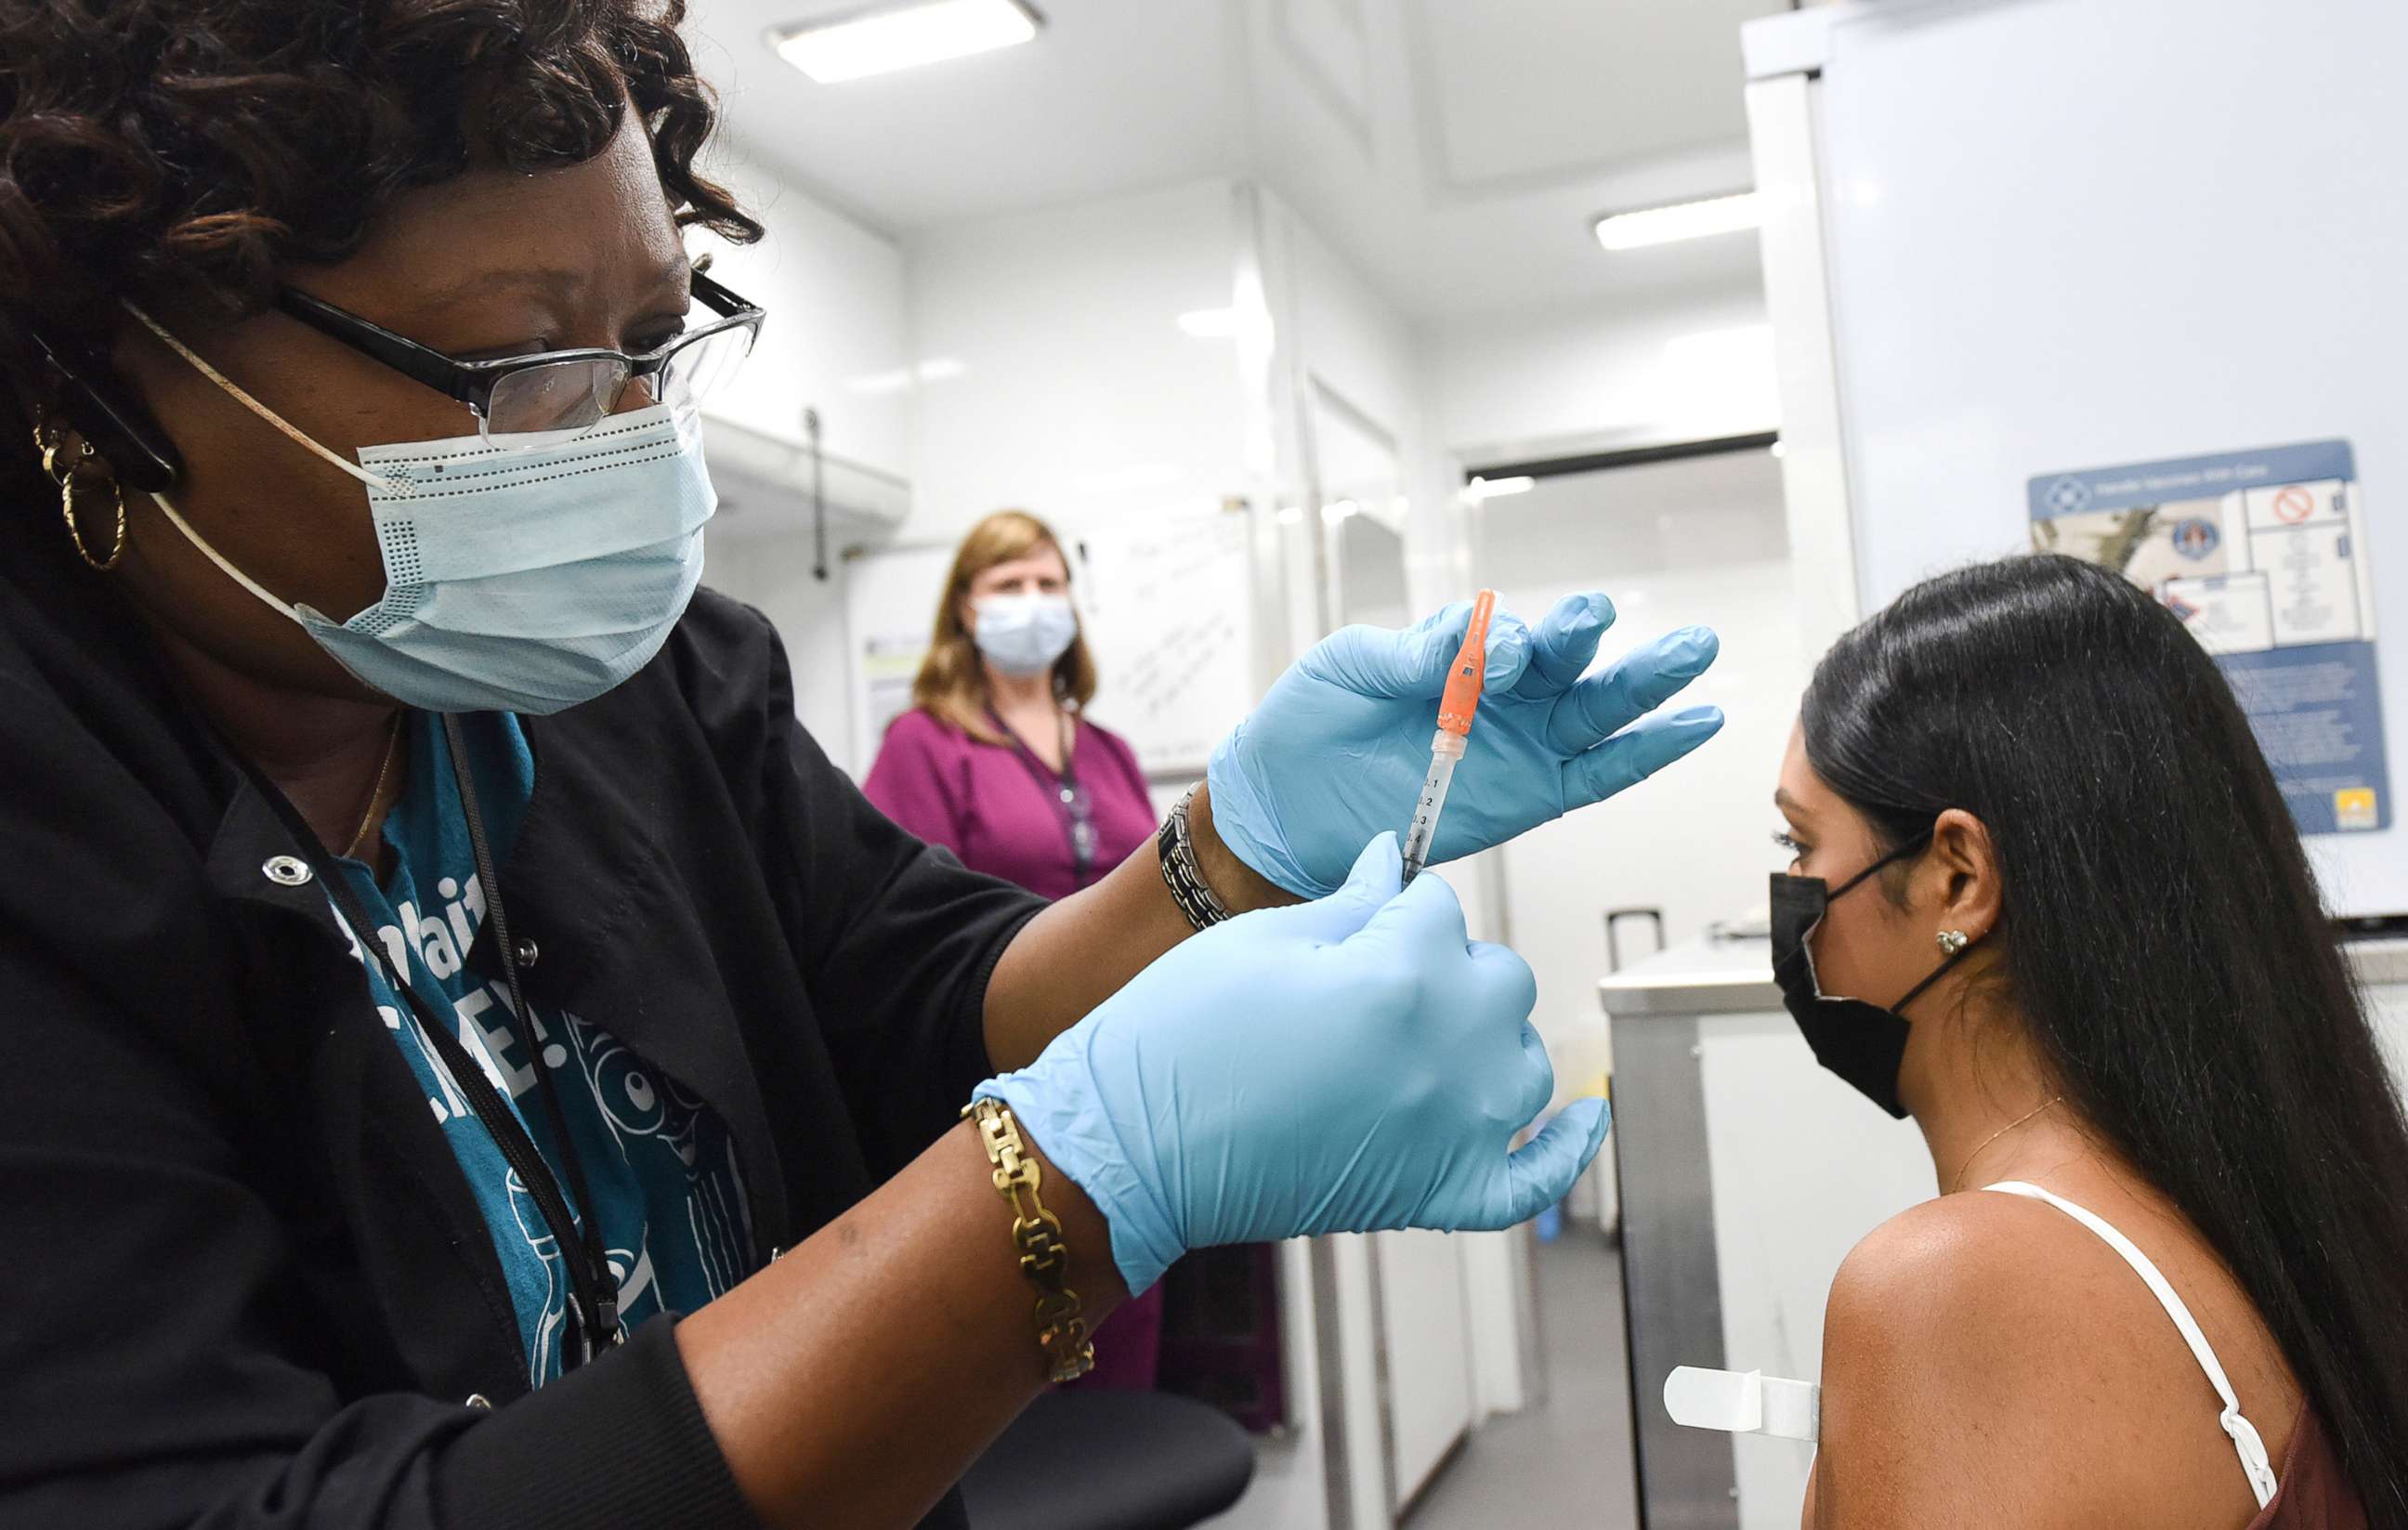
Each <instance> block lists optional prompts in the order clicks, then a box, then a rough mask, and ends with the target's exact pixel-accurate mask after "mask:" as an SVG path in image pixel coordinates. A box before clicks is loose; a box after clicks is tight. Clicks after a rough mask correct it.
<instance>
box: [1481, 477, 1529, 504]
mask: <svg viewBox="0 0 2408 1530" xmlns="http://www.w3.org/2000/svg"><path fill="white" fill-rule="evenodd" d="M1538 486H1539V480H1538V479H1534V478H1512V479H1472V480H1471V481H1470V483H1469V484H1467V485H1465V487H1464V491H1463V497H1464V498H1466V499H1468V500H1469V501H1471V502H1472V503H1473V504H1474V505H1481V504H1485V503H1486V502H1487V501H1489V500H1492V499H1503V498H1504V497H1505V496H1506V495H1508V494H1527V493H1529V492H1530V491H1531V490H1533V489H1535V488H1537V487H1538Z"/></svg>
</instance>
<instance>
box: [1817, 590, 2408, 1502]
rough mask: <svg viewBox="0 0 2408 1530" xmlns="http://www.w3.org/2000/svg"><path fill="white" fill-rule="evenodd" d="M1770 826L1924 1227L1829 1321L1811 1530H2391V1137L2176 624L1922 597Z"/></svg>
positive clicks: (2404, 1353) (1820, 1025) (1838, 658)
mask: <svg viewBox="0 0 2408 1530" xmlns="http://www.w3.org/2000/svg"><path fill="white" fill-rule="evenodd" d="M1775 802H1776V804H1777V806H1778V807H1779V808H1780V809H1781V813H1782V816H1783V817H1784V818H1785V819H1786V820H1787V821H1788V832H1787V833H1786V834H1785V835H1783V836H1780V838H1781V840H1782V842H1783V844H1784V845H1785V847H1786V848H1787V849H1788V851H1789V852H1790V854H1791V856H1792V857H1793V861H1792V865H1791V866H1790V875H1789V876H1787V877H1776V878H1775V879H1774V882H1773V885H1774V895H1773V942H1774V961H1775V967H1776V973H1777V975H1778V977H1779V978H1780V979H1781V982H1782V987H1783V990H1784V994H1785V999H1786V1000H1787V1003H1788V1006H1789V1008H1790V1010H1791V1012H1792V1013H1793V1014H1794V1015H1795V1016H1797V1018H1798V1020H1799V1025H1800V1028H1801V1029H1802V1030H1804V1031H1805V1033H1806V1036H1807V1039H1808V1040H1809V1042H1810V1043H1811V1044H1812V1045H1813V1049H1814V1051H1815V1054H1816V1056H1817V1057H1818V1058H1819V1059H1820V1060H1821V1061H1822V1062H1823V1064H1824V1065H1826V1066H1828V1067H1829V1068H1831V1069H1832V1070H1833V1071H1834V1072H1836V1073H1838V1074H1839V1075H1840V1076H1841V1077H1842V1078H1843V1079H1845V1080H1848V1081H1849V1082H1850V1083H1852V1084H1854V1085H1856V1088H1858V1089H1859V1090H1861V1091H1862V1092H1863V1093H1864V1094H1867V1095H1868V1096H1870V1097H1871V1099H1872V1100H1873V1101H1874V1102H1875V1103H1877V1104H1879V1105H1881V1106H1883V1107H1885V1108H1888V1109H1889V1110H1891V1111H1892V1112H1893V1113H1894V1114H1899V1115H1905V1114H1909V1113H1911V1114H1913V1115H1914V1118H1915V1122H1916V1123H1917V1124H1918V1125H1919V1126H1920V1127H1921V1128H1922V1130H1923V1135H1924V1137H1925V1140H1926V1142H1927V1144H1928V1147H1929V1149H1930V1151H1931V1160H1932V1165H1933V1167H1934V1169H1935V1170H1936V1171H1937V1173H1938V1177H1939V1183H1940V1186H1941V1190H1942V1195H1941V1198H1939V1199H1937V1200H1933V1201H1928V1202H1926V1203H1924V1204H1923V1205H1921V1206H1918V1207H1916V1208H1914V1209H1912V1210H1910V1211H1907V1212H1905V1213H1904V1214H1902V1215H1900V1216H1899V1217H1896V1218H1894V1219H1892V1220H1891V1221H1890V1222H1888V1223H1885V1224H1884V1225H1883V1226H1881V1227H1880V1228H1878V1229H1876V1230H1875V1231H1874V1232H1873V1234H1872V1235H1871V1237H1867V1238H1866V1239H1865V1240H1864V1241H1863V1242H1862V1243H1860V1244H1858V1245H1857V1246H1856V1250H1855V1251H1854V1252H1853V1253H1851V1254H1850V1255H1849V1256H1848V1259H1847V1261H1846V1263H1845V1264H1844V1265H1842V1266H1841V1269H1840V1273H1839V1276H1838V1279H1837V1280H1834V1281H1833V1282H1832V1286H1831V1295H1830V1305H1829V1310H1828V1316H1827V1318H1826V1322H1825V1327H1824V1354H1823V1425H1822V1449H1821V1454H1820V1456H1819V1457H1818V1458H1817V1461H1816V1463H1815V1467H1814V1476H1813V1480H1812V1483H1811V1484H1810V1486H1809V1489H1808V1492H1807V1498H1806V1513H1805V1523H1806V1525H1807V1526H1808V1527H1809V1530H1824V1527H1829V1530H1838V1527H1845V1530H1880V1527H1899V1530H1904V1527H1909V1526H1912V1527H1914V1530H1932V1527H1935V1526H1959V1525H1963V1526H1975V1525H1978V1526H1983V1527H1985V1530H2012V1527H2029V1530H2039V1527H2042V1526H2047V1527H2051V1530H2056V1527H2061V1526H2100V1527H2107V1526H2114V1527H2117V1530H2140V1527H2159V1526H2161V1527H2164V1530H2203V1527H2206V1530H2214V1527H2230V1530H2241V1527H2243V1526H2270V1527H2271V1526H2282V1527H2286V1530H2300V1527H2315V1530H2342V1527H2351V1530H2355V1527H2358V1526H2363V1525H2368V1524H2372V1525H2375V1526H2382V1527H2388V1526H2400V1525H2408V1126H2403V1123H2402V1120H2401V1108H2400V1104H2399V1100H2398V1098H2397V1096H2396V1094H2394V1092H2393V1087H2392V1084H2391V1081H2390V1078H2389V1075H2388V1074H2387V1072H2386V1068H2385V1066H2384V1062H2383V1058H2382V1056H2381V1053H2380V1051H2378V1048H2377V1046H2376V1043H2375V1040H2374V1037H2373V1036H2372V1032H2371V1031H2370V1030H2369V1028H2368V1025H2367V1022H2366V1019H2365V1017H2364V1016H2363V1015H2362V1014H2361V1013H2360V1011H2359V1008H2358V999H2357V996H2356V994H2355V993H2354V992H2353V989H2352V986H2351V982H2350V979H2349V976H2348V973H2347V970H2346V967H2345V965H2344V963H2343V958H2342V956H2341V954H2340V953H2339V951H2337V949H2336V947H2335V944H2334V937H2333V934H2332V931H2331V928H2330V926H2329V924H2328V922H2327V921H2326V918H2325V915H2324V913H2323V911H2322V909H2321V908H2320V907H2319V904H2318V901H2317V894H2316V889H2315V882H2314V880H2313V878H2312V875H2311V873H2310V871H2309V868H2308V865H2307V861H2306V859H2305V857H2304V855H2303V854H2302V851H2301V847H2300V837H2299V835H2298V833H2297V832H2296V830H2295V829H2294V827H2293V825H2292V822H2291V818H2290V815H2289V813H2288V811H2287V810H2286V808H2285V805H2284V801H2283V797H2282V795H2281V794H2280V793H2279V792H2278V790H2277V788H2276V786H2275V783H2274V780H2273V778H2272V774H2271V773H2270V772H2269V770H2268V768H2267V765H2266V762H2265V759H2264V758H2263V756H2262V755H2261V754H2260V753H2259V751H2258V748H2257V742H2256V740H2255V738H2254V737H2253V736H2252V735H2251V733H2250V730H2249V725H2248V723H2247V722H2246V721H2245V720H2244V719H2243V716H2242V713H2241V711H2240V709H2239V708H2238V707H2237V706H2236V705H2235V703H2234V701H2233V697H2232V694H2231V693H2230V691H2229V689H2228V688H2227V686H2226V684H2225V681H2224V679H2223V678H2222V676H2221V675H2220V674H2219V673H2218V671H2217V669H2216V667H2215V665H2214V663H2213V662H2212V661H2211V660H2210V659H2209V658H2208V657H2207V655H2206V654H2205V653H2204V652H2203V651H2201V650H2200V647H2199V645H2198V644H2197V643H2196V642H2195V641H2194V640H2193V639H2192V638H2191V636H2189V634H2188V633H2186V631H2185V630H2184V628H2183V626H2182V623H2181V622H2179V621H2178V620H2177V619H2176V618H2175V617H2174V616H2173V615H2172V614H2171V613H2170V612H2168V611H2167V610H2165V609H2164V608H2162V607H2160V606H2158V605H2157V603H2156V602H2155V601H2154V600H2153V599H2151V598H2150V597H2149V596H2148V595H2147V594H2145V593H2143V592H2142V591H2140V590H2138V589H2136V588H2134V587H2133V586H2132V585H2130V584H2129V583H2128V582H2127V581H2126V580H2124V579H2121V578H2119V577H2117V576H2115V575H2114V574H2111V573H2108V572H2105V571H2103V570H2100V569H2098V568H2095V567H2093V566H2091V565H2086V564H2081V563H2077V562H2074V561H2072V560H2071V559H2064V558H2056V557H2030V558H2019V559H2014V560H2011V561H2008V562H2003V563H1998V564H1990V565H1983V566H1979V567H1974V568H1969V569H1965V570H1962V571H1960V572H1957V573H1953V574H1949V575H1945V576H1943V577H1942V578H1939V579H1932V580H1930V581H1928V582H1927V583H1924V584H1922V585H1918V586H1917V587H1915V588H1914V589H1913V590H1910V591H1908V592H1907V593H1905V594H1904V595H1902V596H1900V597H1899V600H1898V602H1897V603H1896V604H1895V605H1893V606H1891V607H1890V608H1888V609H1887V610H1885V611H1884V612H1882V613H1881V614H1880V615H1878V616H1876V617H1874V618H1873V619H1872V620H1871V621H1870V622H1866V623H1865V624H1864V625H1862V626H1860V627H1858V628H1857V629H1856V631H1854V632H1852V633H1850V634H1849V635H1848V636H1845V637H1843V638H1842V639H1841V640H1840V642H1839V644H1838V645H1837V646H1836V647H1835V648H1833V649H1832V651H1831V652H1830V653H1829V655H1828V657H1826V658H1825V659H1824V660H1823V662H1822V664H1821V665H1819V666H1818V667H1817V668H1816V670H1815V672H1814V678H1813V683H1812V684H1811V685H1810V686H1809V687H1808V689H1807V692H1806V695H1805V699H1804V704H1803V707H1802V708H1801V715H1800V720H1799V728H1798V731H1797V733H1796V734H1795V735H1794V736H1793V737H1792V738H1791V740H1790V747H1789V752H1788V757H1787V759H1786V760H1785V762H1784V764H1783V766H1782V773H1781V789H1780V791H1779V792H1778V794H1776V796H1775ZM1827 889H1828V893H1827V892H1826V890H1827ZM1827 903H1828V910H1827V909H1826V904H1827ZM1810 932H1811V939H1810V938H1808V937H1809V935H1810ZM1842 995H1852V997H1846V998H1842V997H1841V996H1842ZM1901 1016H1902V1017H1903V1018H1901ZM1909 1022H1911V1023H1909ZM1960 1193H1961V1194H1960ZM2118 1239H2121V1240H2125V1241H2126V1242H2127V1245H2128V1246H2127V1249H2126V1250H2123V1251H2119V1249H2118V1248H2117V1247H2116V1246H2114V1245H2115V1243H2116V1241H2117V1240H2118ZM2153 1273H2154V1274H2159V1275H2161V1280H2151V1279H2150V1278H2149V1277H2150V1275H2151V1274H2153ZM2153 1287H2158V1288H2161V1289H2153ZM2278 1484H2279V1486H2278Z"/></svg>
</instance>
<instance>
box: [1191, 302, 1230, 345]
mask: <svg viewBox="0 0 2408 1530" xmlns="http://www.w3.org/2000/svg"><path fill="white" fill-rule="evenodd" d="M1179 327H1180V329H1181V331H1182V332H1183V333H1185V334H1188V335H1193V336H1196V337H1197V339H1199V340H1226V339H1228V338H1229V337H1230V336H1234V335H1236V334H1237V333H1238V310H1237V309H1235V308H1197V310H1196V311H1195V312H1193V313H1183V314H1181V315H1180V316H1179Z"/></svg>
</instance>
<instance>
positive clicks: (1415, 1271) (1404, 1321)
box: [1373, 1233, 1472, 1504]
mask: <svg viewBox="0 0 2408 1530" xmlns="http://www.w3.org/2000/svg"><path fill="white" fill-rule="evenodd" d="M1373 1244H1374V1248H1375V1249H1376V1251H1377V1257H1378V1260H1379V1278H1380V1343H1381V1345H1382V1347H1383V1349H1384V1350H1385V1351H1386V1364H1387V1373H1388V1374H1387V1395H1386V1405H1387V1421H1386V1422H1387V1435H1388V1466H1389V1480H1390V1481H1392V1482H1393V1483H1394V1484H1395V1488H1396V1494H1397V1502H1398V1503H1399V1504H1402V1503H1407V1502H1410V1501H1411V1500H1412V1496H1413V1494H1415V1493H1417V1492H1419V1491H1420V1490H1421V1488H1422V1486H1423V1484H1424V1483H1426V1482H1427V1481H1428V1480H1429V1479H1430V1474H1431V1473H1432V1472H1434V1471H1436V1470H1437V1469H1438V1466H1439V1463H1440V1462H1441V1461H1443V1460H1445V1459H1446V1455H1447V1452H1448V1451H1452V1450H1453V1449H1455V1441H1457V1440H1459V1439H1461V1438H1462V1437H1463V1435H1464V1432H1465V1431H1466V1430H1468V1429H1469V1428H1470V1427H1471V1394H1472V1389H1471V1340H1470V1332H1469V1327H1468V1326H1467V1324H1466V1323H1465V1315H1464V1280H1463V1260H1462V1258H1461V1256H1460V1252H1459V1250H1458V1248H1457V1245H1456V1242H1455V1239H1454V1238H1452V1237H1448V1236H1447V1235H1446V1234H1444V1233H1381V1234H1379V1235H1378V1236H1377V1237H1375V1238H1374V1240H1373Z"/></svg>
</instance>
